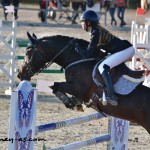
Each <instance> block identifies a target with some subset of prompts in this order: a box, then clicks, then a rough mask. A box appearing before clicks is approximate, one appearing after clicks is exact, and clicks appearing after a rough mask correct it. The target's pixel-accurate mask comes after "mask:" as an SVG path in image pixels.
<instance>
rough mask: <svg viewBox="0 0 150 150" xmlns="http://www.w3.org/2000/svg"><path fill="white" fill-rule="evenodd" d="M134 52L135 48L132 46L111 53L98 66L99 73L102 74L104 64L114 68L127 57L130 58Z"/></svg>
mask: <svg viewBox="0 0 150 150" xmlns="http://www.w3.org/2000/svg"><path fill="white" fill-rule="evenodd" d="M134 54H135V49H134V47H133V46H131V47H129V48H127V49H125V50H123V51H120V52H117V53H114V54H112V55H111V56H110V57H108V58H107V59H105V60H104V61H103V62H102V63H101V64H100V65H99V66H98V70H99V71H100V73H101V74H102V73H103V71H104V65H108V66H109V67H110V69H112V68H114V67H115V66H117V65H119V64H121V63H123V62H126V61H127V60H128V59H130V58H132V57H133V56H134Z"/></svg>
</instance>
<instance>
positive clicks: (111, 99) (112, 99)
mask: <svg viewBox="0 0 150 150" xmlns="http://www.w3.org/2000/svg"><path fill="white" fill-rule="evenodd" d="M106 91H107V92H106V100H107V101H108V103H110V104H111V105H113V106H117V105H118V98H117V97H116V96H115V95H114V93H112V92H110V91H108V90H106Z"/></svg>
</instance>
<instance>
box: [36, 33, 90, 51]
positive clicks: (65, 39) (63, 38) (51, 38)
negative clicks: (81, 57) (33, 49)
mask: <svg viewBox="0 0 150 150" xmlns="http://www.w3.org/2000/svg"><path fill="white" fill-rule="evenodd" d="M73 39H76V42H77V43H78V44H79V45H80V46H81V47H82V48H86V47H87V46H88V44H89V42H88V41H86V40H83V39H79V38H74V37H70V36H64V35H53V36H45V37H42V38H40V39H39V41H44V40H48V41H51V42H53V43H54V42H55V41H56V43H57V44H60V43H58V42H57V41H61V42H65V43H66V44H67V42H69V41H71V40H73Z"/></svg>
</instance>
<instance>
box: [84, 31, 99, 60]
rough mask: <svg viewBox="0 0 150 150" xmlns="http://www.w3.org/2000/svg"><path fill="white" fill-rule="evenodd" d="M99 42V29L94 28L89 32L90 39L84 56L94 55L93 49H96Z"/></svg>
mask: <svg viewBox="0 0 150 150" xmlns="http://www.w3.org/2000/svg"><path fill="white" fill-rule="evenodd" d="M98 43H99V31H98V30H94V31H92V32H91V39H90V43H89V45H88V47H87V51H86V57H87V58H89V57H92V56H93V55H94V53H95V52H94V51H95V50H97V45H98Z"/></svg>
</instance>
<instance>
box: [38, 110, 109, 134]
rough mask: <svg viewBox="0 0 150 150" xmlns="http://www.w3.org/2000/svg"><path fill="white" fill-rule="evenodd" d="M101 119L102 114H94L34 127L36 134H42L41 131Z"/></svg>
mask: <svg viewBox="0 0 150 150" xmlns="http://www.w3.org/2000/svg"><path fill="white" fill-rule="evenodd" d="M106 116H107V115H106ZM103 117H104V116H103V115H102V114H100V113H95V114H91V115H86V116H82V117H78V118H72V119H68V120H64V121H60V122H54V123H49V124H44V125H40V126H36V127H35V131H36V133H37V132H43V131H48V130H55V129H60V128H63V127H68V126H72V125H77V124H81V123H85V122H89V121H91V120H97V119H101V118H103Z"/></svg>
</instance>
